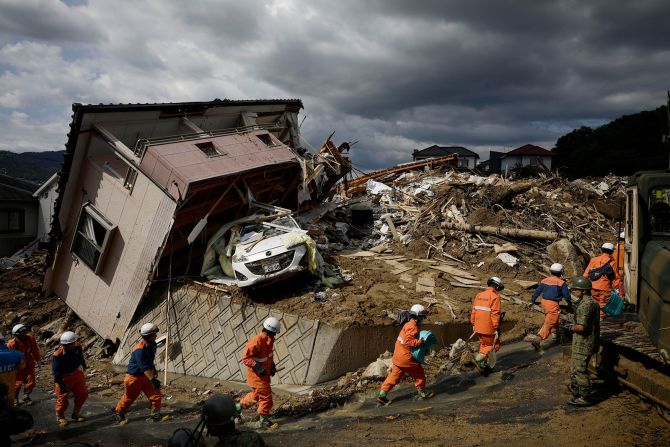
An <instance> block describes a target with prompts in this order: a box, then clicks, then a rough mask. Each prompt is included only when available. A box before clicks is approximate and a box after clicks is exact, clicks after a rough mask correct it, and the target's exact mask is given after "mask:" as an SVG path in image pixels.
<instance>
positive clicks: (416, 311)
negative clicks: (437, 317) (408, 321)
mask: <svg viewBox="0 0 670 447" xmlns="http://www.w3.org/2000/svg"><path fill="white" fill-rule="evenodd" d="M409 313H410V314H412V315H415V316H417V317H425V316H426V308H425V307H423V306H422V305H421V304H415V305H413V306H412V307H411V309H410V310H409Z"/></svg>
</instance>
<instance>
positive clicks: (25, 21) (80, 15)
mask: <svg viewBox="0 0 670 447" xmlns="http://www.w3.org/2000/svg"><path fill="white" fill-rule="evenodd" d="M104 37H105V35H104V33H103V32H102V31H101V29H100V28H98V27H96V26H93V24H92V23H91V20H90V19H89V18H88V17H87V16H86V15H85V13H84V12H83V10H81V9H80V8H70V7H68V5H66V4H65V3H61V2H57V1H45V2H41V1H36V0H2V1H0V41H2V40H4V39H8V40H16V39H17V38H28V39H35V40H40V41H50V42H85V43H87V44H91V43H95V42H97V41H100V40H102V39H104Z"/></svg>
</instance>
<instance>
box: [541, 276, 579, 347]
mask: <svg viewBox="0 0 670 447" xmlns="http://www.w3.org/2000/svg"><path fill="white" fill-rule="evenodd" d="M539 296H542V310H544V324H543V325H542V328H541V329H540V332H538V334H537V335H538V336H539V337H540V339H542V340H546V339H547V338H548V337H549V335H550V334H551V333H552V332H554V333H555V332H556V330H557V329H558V320H559V318H560V315H561V308H560V307H559V303H560V302H561V300H562V299H564V298H565V300H566V301H567V302H568V303H570V302H571V299H570V290H569V289H568V285H567V284H566V282H565V281H564V280H563V279H562V278H559V277H558V276H555V275H552V276H548V277H546V278H544V279H543V280H542V281H540V284H539V285H538V286H537V290H536V291H535V293H533V297H532V298H531V301H532V303H533V304H535V300H537V298H538V297H539Z"/></svg>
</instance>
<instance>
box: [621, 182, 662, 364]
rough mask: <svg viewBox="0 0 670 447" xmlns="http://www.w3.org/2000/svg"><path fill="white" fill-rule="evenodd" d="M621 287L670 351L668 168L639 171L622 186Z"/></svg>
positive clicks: (657, 342)
mask: <svg viewBox="0 0 670 447" xmlns="http://www.w3.org/2000/svg"><path fill="white" fill-rule="evenodd" d="M625 233H626V234H625V256H624V290H625V294H626V301H627V302H628V303H630V304H632V305H634V306H635V307H636V309H637V312H638V314H639V317H640V322H641V323H642V325H643V326H644V328H645V329H646V331H647V333H648V335H649V337H650V339H651V341H652V342H653V343H654V344H655V345H656V347H657V348H658V349H659V351H661V352H663V351H665V352H666V353H668V352H670V170H665V171H645V172H638V173H636V174H634V175H633V176H631V177H630V178H629V180H628V186H627V188H626V227H625Z"/></svg>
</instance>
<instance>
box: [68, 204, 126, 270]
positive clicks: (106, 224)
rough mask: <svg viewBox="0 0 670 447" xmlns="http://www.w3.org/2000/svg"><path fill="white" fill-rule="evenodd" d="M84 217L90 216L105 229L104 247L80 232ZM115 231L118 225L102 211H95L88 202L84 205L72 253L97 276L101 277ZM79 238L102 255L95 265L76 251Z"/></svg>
mask: <svg viewBox="0 0 670 447" xmlns="http://www.w3.org/2000/svg"><path fill="white" fill-rule="evenodd" d="M84 216H89V217H90V218H91V219H93V220H94V221H95V222H96V223H98V224H99V225H100V226H101V227H103V228H104V229H105V237H104V239H103V241H102V245H98V244H97V242H95V241H92V240H91V239H90V238H89V237H87V236H86V235H85V234H84V233H82V232H81V231H80V230H79V228H80V227H81V223H82V219H83V218H84ZM115 231H116V225H114V224H113V223H111V222H110V221H109V219H107V218H106V217H105V216H104V215H103V214H102V213H101V212H100V211H98V210H97V209H95V207H94V206H93V205H92V204H91V202H86V203H84V205H82V207H81V210H80V211H79V215H78V216H77V224H76V227H75V229H74V236H73V237H72V244H71V246H70V252H71V253H72V254H73V255H74V256H75V257H76V258H77V259H79V260H80V261H81V262H83V263H84V265H86V266H87V267H88V268H90V269H91V270H93V272H94V273H95V274H96V275H99V274H100V273H101V272H102V269H103V266H104V261H105V255H106V254H107V250H108V248H109V246H110V242H111V240H112V236H113V235H114V233H115ZM79 238H84V239H85V240H86V241H87V242H88V243H89V244H91V245H92V246H93V248H94V249H95V250H97V251H98V252H99V253H100V256H98V262H97V263H96V264H95V265H90V264H89V262H88V261H87V260H86V259H84V257H82V256H81V255H79V254H78V253H77V252H76V251H75V247H76V245H77V241H78V240H79Z"/></svg>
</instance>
